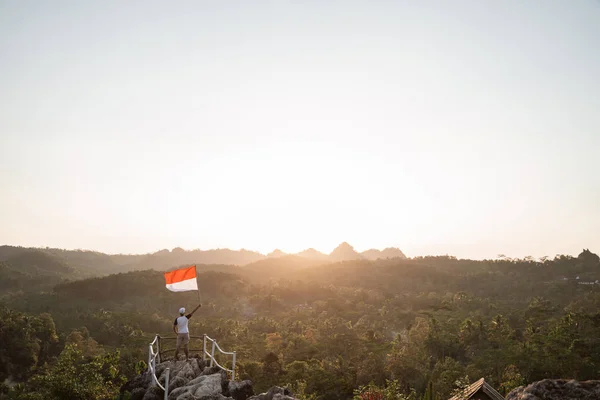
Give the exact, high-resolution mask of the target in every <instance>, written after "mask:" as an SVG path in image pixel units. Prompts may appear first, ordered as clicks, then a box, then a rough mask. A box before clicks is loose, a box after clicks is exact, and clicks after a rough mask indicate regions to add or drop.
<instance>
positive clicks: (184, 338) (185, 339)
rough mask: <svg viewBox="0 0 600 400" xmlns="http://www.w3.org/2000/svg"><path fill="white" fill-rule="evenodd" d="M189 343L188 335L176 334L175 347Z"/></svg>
mask: <svg viewBox="0 0 600 400" xmlns="http://www.w3.org/2000/svg"><path fill="white" fill-rule="evenodd" d="M189 342H190V334H189V333H178V334H177V347H179V346H181V345H182V344H188V343H189Z"/></svg>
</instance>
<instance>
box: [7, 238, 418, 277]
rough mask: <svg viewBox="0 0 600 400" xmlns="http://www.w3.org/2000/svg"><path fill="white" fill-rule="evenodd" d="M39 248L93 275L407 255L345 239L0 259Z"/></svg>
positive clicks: (15, 249) (11, 251)
mask: <svg viewBox="0 0 600 400" xmlns="http://www.w3.org/2000/svg"><path fill="white" fill-rule="evenodd" d="M31 251H35V252H39V253H44V254H47V255H52V256H55V257H57V258H58V259H60V260H63V261H64V262H66V263H68V264H70V265H74V266H77V268H78V269H81V270H82V272H84V273H87V274H92V275H103V274H110V273H116V272H125V271H134V270H139V269H158V270H164V269H168V268H172V267H174V266H178V265H184V264H221V265H238V266H244V265H249V264H253V263H255V262H258V261H261V260H266V259H269V258H281V257H286V256H296V257H301V258H306V259H309V260H313V261H324V262H327V261H329V262H338V261H351V260H362V259H366V260H377V259H379V258H383V259H385V258H401V259H406V258H407V257H406V255H405V254H404V253H403V252H402V251H401V250H400V249H399V248H396V247H388V248H386V249H384V250H377V249H369V250H366V251H364V252H362V253H359V252H357V251H356V250H355V249H354V247H352V246H351V245H350V244H348V243H347V242H342V243H341V244H340V245H338V246H337V247H336V248H335V249H333V250H332V251H331V253H329V254H327V253H323V252H320V251H318V250H316V249H314V248H312V247H311V248H308V249H306V250H303V251H300V252H297V253H285V252H283V251H281V250H279V249H275V250H273V251H272V252H271V253H268V254H262V253H260V252H257V251H252V250H246V249H239V250H231V249H228V248H218V249H209V250H200V249H194V250H185V249H183V248H181V247H175V248H173V249H172V250H169V249H162V250H158V251H156V252H154V253H146V254H108V253H102V252H99V251H92V250H79V249H78V250H66V249H56V248H48V247H46V248H35V247H20V246H9V245H2V246H0V261H6V260H8V259H10V258H14V257H16V256H18V255H19V254H23V253H26V252H31Z"/></svg>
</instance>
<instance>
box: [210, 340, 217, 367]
mask: <svg viewBox="0 0 600 400" xmlns="http://www.w3.org/2000/svg"><path fill="white" fill-rule="evenodd" d="M216 343H217V341H216V340H215V339H213V340H212V344H213V346H212V352H211V354H210V366H211V367H212V366H213V362H214V361H215V344H216Z"/></svg>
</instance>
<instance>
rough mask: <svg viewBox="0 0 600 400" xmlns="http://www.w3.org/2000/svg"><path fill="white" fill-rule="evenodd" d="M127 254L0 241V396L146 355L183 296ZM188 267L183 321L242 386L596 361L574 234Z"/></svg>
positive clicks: (599, 341) (75, 390)
mask: <svg viewBox="0 0 600 400" xmlns="http://www.w3.org/2000/svg"><path fill="white" fill-rule="evenodd" d="M127 257H128V256H109V255H105V254H101V253H93V252H76V251H73V252H66V251H59V250H48V249H24V248H17V247H8V246H4V247H2V248H0V260H2V261H0V321H1V322H0V399H23V400H25V399H28V400H29V399H31V400H33V399H40V400H41V399H66V398H69V399H87V400H89V399H115V398H118V397H119V389H120V387H121V385H122V384H123V383H124V382H125V381H126V380H127V379H130V378H132V377H134V376H135V375H136V374H138V373H139V372H140V371H143V370H145V369H146V368H147V366H146V361H147V357H148V343H149V342H150V341H151V340H152V339H153V338H154V335H155V334H160V335H161V336H165V337H168V336H172V324H173V319H174V318H175V317H176V316H177V310H178V308H179V307H182V306H185V307H186V308H188V309H192V308H193V307H194V306H195V305H196V304H197V303H198V301H199V298H198V293H196V292H183V293H173V292H170V291H168V290H166V288H165V281H164V277H163V272H164V271H165V270H167V269H173V268H176V267H179V266H181V265H170V266H164V265H160V266H157V265H151V266H149V267H148V268H147V269H146V268H144V265H143V258H141V257H140V256H129V257H130V258H127ZM126 264H127V265H129V266H127V265H126ZM132 265H134V266H135V268H136V269H137V270H132V267H131V266H132ZM197 269H198V272H199V273H198V285H199V288H200V296H201V302H202V308H201V309H200V310H199V311H198V312H197V313H196V314H195V315H194V317H193V318H192V319H191V321H190V330H191V332H192V335H198V336H202V335H203V334H207V335H209V336H210V337H213V338H216V339H217V340H218V342H219V345H220V346H221V347H222V348H223V349H225V350H227V351H233V350H235V351H236V352H237V359H238V363H237V365H236V371H237V376H238V377H239V379H250V380H252V382H253V383H254V389H255V392H257V393H260V392H261V391H264V390H266V389H267V388H269V387H271V386H273V385H279V386H287V387H289V388H290V389H291V391H292V392H293V393H294V395H295V396H296V397H297V398H299V399H305V400H309V399H310V400H317V399H319V400H320V399H323V400H325V399H327V400H329V399H340V400H341V399H353V398H354V399H411V400H420V399H435V398H439V399H447V398H449V397H451V396H452V394H453V393H455V391H456V390H457V389H460V388H461V387H463V386H464V385H466V384H468V383H470V382H473V381H475V380H477V379H479V378H482V377H484V378H485V379H486V381H488V382H489V383H490V384H492V385H493V386H494V387H495V388H496V389H497V390H498V391H499V392H500V393H502V394H506V393H508V392H509V391H510V390H512V389H513V388H515V387H517V386H521V385H523V384H527V383H530V382H533V381H536V380H540V379H544V378H574V379H578V380H586V379H592V378H597V377H598V376H600V284H598V280H599V279H600V259H599V257H598V256H597V255H596V254H594V253H592V252H590V251H589V250H583V251H582V252H581V253H580V254H579V255H578V256H569V255H557V256H556V257H554V258H549V257H544V258H542V259H533V258H531V257H528V258H526V259H510V258H507V257H499V258H498V259H496V260H485V261H474V260H464V259H456V258H454V257H451V256H439V257H415V258H406V259H405V258H390V259H378V260H366V259H362V260H355V261H343V262H329V261H327V262H325V263H324V262H323V261H320V262H317V261H315V260H308V259H303V258H301V257H298V256H283V257H277V258H266V259H261V260H258V261H255V262H252V263H250V264H248V265H244V266H234V265H226V264H198V265H197ZM191 347H192V348H194V349H200V348H201V343H200V341H197V342H193V343H192V346H191ZM192 353H194V352H192ZM223 362H226V360H225V359H224V360H223ZM124 398H126V395H125V396H124Z"/></svg>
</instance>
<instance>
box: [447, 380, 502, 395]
mask: <svg viewBox="0 0 600 400" xmlns="http://www.w3.org/2000/svg"><path fill="white" fill-rule="evenodd" d="M449 400H504V397H502V395H501V394H500V393H498V392H497V391H496V389H494V388H493V387H492V386H491V385H490V384H489V383H487V382H486V381H485V379H483V378H481V379H480V380H478V381H477V382H473V383H472V384H470V385H469V386H468V387H467V388H465V390H463V391H462V393H461V394H459V395H456V396H453V397H451V398H450V399H449Z"/></svg>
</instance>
